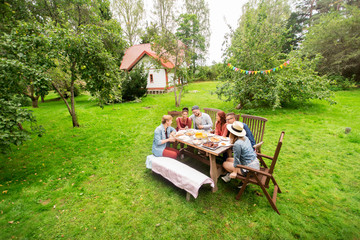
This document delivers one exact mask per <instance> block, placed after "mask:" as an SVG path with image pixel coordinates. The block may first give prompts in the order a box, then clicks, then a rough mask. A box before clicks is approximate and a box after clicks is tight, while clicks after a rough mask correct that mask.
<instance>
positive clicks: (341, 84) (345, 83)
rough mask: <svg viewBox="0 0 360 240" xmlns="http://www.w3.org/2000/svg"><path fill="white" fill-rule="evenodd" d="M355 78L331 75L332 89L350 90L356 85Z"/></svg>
mask: <svg viewBox="0 0 360 240" xmlns="http://www.w3.org/2000/svg"><path fill="white" fill-rule="evenodd" d="M354 77H355V76H354ZM354 77H353V78H350V79H349V78H345V77H343V76H336V75H330V76H328V78H329V80H330V89H331V90H333V91H339V90H348V89H350V88H353V87H355V83H356V82H355V80H354Z"/></svg>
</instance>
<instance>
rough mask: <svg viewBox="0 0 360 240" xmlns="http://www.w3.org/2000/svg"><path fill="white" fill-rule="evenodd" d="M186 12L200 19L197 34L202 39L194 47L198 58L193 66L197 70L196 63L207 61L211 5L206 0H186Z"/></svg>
mask: <svg viewBox="0 0 360 240" xmlns="http://www.w3.org/2000/svg"><path fill="white" fill-rule="evenodd" d="M185 8H186V13H185V14H189V15H192V14H194V15H196V19H197V21H198V23H197V25H198V32H197V35H198V36H201V40H199V41H198V43H197V44H195V46H194V47H193V49H194V52H195V56H196V59H195V61H194V62H193V68H195V69H194V70H196V65H199V64H202V63H203V62H204V61H205V57H204V56H205V55H206V53H207V50H208V48H209V45H210V36H211V32H210V21H209V6H208V3H207V2H206V1H205V0H185Z"/></svg>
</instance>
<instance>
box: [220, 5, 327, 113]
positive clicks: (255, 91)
mask: <svg viewBox="0 0 360 240" xmlns="http://www.w3.org/2000/svg"><path fill="white" fill-rule="evenodd" d="M289 15H290V9H289V6H288V5H287V3H286V1H285V0H284V1H276V0H261V1H257V0H251V1H249V2H248V3H247V4H245V6H244V13H243V15H242V16H241V18H240V21H239V27H238V28H237V29H236V30H235V32H234V33H233V35H232V36H231V45H230V46H229V47H228V49H227V52H226V54H227V61H228V62H229V63H231V64H232V65H233V66H235V67H237V68H239V69H244V70H248V71H251V72H247V74H246V72H241V71H233V70H230V69H229V68H227V69H228V70H227V71H224V72H223V74H222V75H221V76H220V79H222V80H223V81H224V84H222V85H220V86H219V87H218V89H217V93H218V95H219V96H220V97H225V99H226V100H229V101H230V100H233V101H235V102H236V103H237V104H238V107H239V108H251V107H258V106H271V107H273V108H277V107H281V105H282V103H284V102H289V101H291V100H293V99H298V100H304V101H305V100H306V99H309V98H320V97H322V98H324V97H325V96H328V95H327V94H328V93H327V89H326V82H325V80H324V79H323V78H319V77H318V76H317V75H316V72H315V71H314V66H315V64H316V61H315V60H314V61H308V60H306V58H304V60H301V55H300V54H295V53H291V54H290V55H287V54H285V53H283V46H284V43H285V42H286V41H287V39H286V34H284V33H286V32H287V27H286V24H287V19H288V18H289ZM289 58H291V64H292V65H291V66H290V67H288V68H285V69H282V71H281V72H279V73H276V72H275V73H274V72H273V71H272V72H271V73H270V74H269V72H267V73H265V72H264V71H263V72H262V73H261V71H262V70H268V69H272V70H273V68H274V67H280V66H282V67H283V65H282V64H283V63H284V62H286V60H287V59H289ZM310 63H311V64H310ZM312 64H313V65H312ZM278 69H280V68H278ZM253 71H256V72H253ZM299 71H301V75H300V74H299Z"/></svg>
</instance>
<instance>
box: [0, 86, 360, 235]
mask: <svg viewBox="0 0 360 240" xmlns="http://www.w3.org/2000/svg"><path fill="white" fill-rule="evenodd" d="M216 84H217V83H216V82H207V83H193V84H191V85H189V86H188V87H187V93H186V94H185V95H184V97H183V99H182V103H181V107H179V108H175V107H174V97H173V93H168V94H163V95H149V96H147V97H146V98H144V99H143V101H142V102H140V103H124V104H116V105H114V106H112V105H111V106H106V107H105V108H104V109H100V108H99V107H98V106H97V105H96V102H94V101H91V100H89V99H90V98H89V96H86V95H82V96H79V97H77V98H76V107H77V113H78V118H79V123H80V125H81V127H80V128H72V123H71V118H70V115H69V113H68V112H67V110H66V108H65V105H64V103H63V102H61V101H47V102H45V103H41V104H40V108H39V109H34V114H35V116H36V117H37V120H38V122H39V124H42V125H43V126H44V128H45V129H46V134H45V135H44V136H43V137H41V138H38V137H34V138H33V140H31V141H28V142H26V143H25V144H24V145H23V146H20V147H13V148H12V150H11V151H10V152H9V153H7V154H5V155H0V158H1V160H0V211H1V212H0V239H12V238H13V239H57V238H59V239H60V238H61V239H114V238H115V239H244V238H245V239H296V238H305V239H314V238H320V239H357V238H359V236H360V230H359V229H360V224H359V223H360V194H359V189H360V187H359V183H360V176H359V174H358V173H359V170H358V168H357V167H358V166H359V159H360V147H359V146H360V144H359V143H360V130H359V129H360V121H359V112H360V91H359V90H358V89H357V90H356V89H355V90H352V91H342V92H337V93H336V95H335V100H336V101H337V103H338V104H336V105H329V104H327V103H326V102H321V101H318V100H314V101H312V102H311V103H309V104H303V105H301V106H300V107H299V108H295V107H291V106H290V107H288V108H286V109H279V110H275V111H273V110H270V109H259V110H248V111H242V112H241V113H248V114H253V115H258V116H262V117H266V118H267V119H268V120H269V121H268V122H267V125H266V130H265V136H264V141H265V144H264V145H263V147H262V151H263V152H264V153H265V154H268V155H272V154H273V153H274V151H275V146H276V144H277V141H278V138H279V136H280V132H281V131H285V132H286V134H285V138H284V145H283V148H282V151H281V153H280V157H279V161H278V163H277V166H276V168H275V177H276V180H277V181H278V183H279V185H280V188H281V190H282V191H283V193H281V194H279V195H278V198H277V206H278V208H279V211H280V213H281V215H277V214H276V212H274V211H273V210H272V208H271V207H270V205H269V203H268V202H267V200H266V198H265V196H263V194H261V196H258V195H257V193H260V192H261V190H260V188H258V187H257V186H249V187H247V189H246V191H245V193H244V194H243V196H242V198H241V199H240V201H237V200H235V195H236V193H237V189H236V188H235V187H236V185H237V183H236V181H231V182H230V183H224V182H223V181H221V179H219V183H218V187H219V190H218V191H217V192H216V193H212V192H211V189H210V187H208V186H204V187H202V188H201V189H200V192H199V197H198V198H197V199H196V200H194V199H192V200H191V201H190V202H187V201H186V200H185V192H184V191H183V190H181V189H178V188H177V187H175V186H173V185H172V184H171V183H169V182H168V181H166V180H164V179H163V178H162V177H161V176H158V175H156V174H153V173H152V172H151V171H149V170H148V169H146V168H145V160H146V156H147V155H149V154H151V145H152V139H153V132H154V130H155V128H156V127H157V126H158V125H159V124H160V119H161V116H162V115H163V114H166V113H167V111H168V110H180V109H181V108H182V107H184V106H188V107H191V106H192V105H195V104H197V105H199V106H200V107H201V108H203V107H213V108H219V109H223V110H224V111H226V112H229V111H235V112H236V113H239V111H238V110H235V109H234V105H233V104H232V103H229V102H222V101H221V100H219V99H217V97H216V95H211V92H212V91H213V90H215V88H216ZM194 90H197V91H198V92H194ZM55 97H56V96H55V95H52V96H50V97H49V99H50V98H55ZM345 127H351V128H352V131H351V132H350V133H349V134H345V133H344V130H345ZM185 161H186V162H187V163H189V164H191V165H192V166H194V167H196V168H197V169H199V170H201V171H203V172H204V173H208V167H207V166H204V165H202V164H201V163H198V162H194V161H193V160H192V159H185Z"/></svg>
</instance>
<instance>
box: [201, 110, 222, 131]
mask: <svg viewBox="0 0 360 240" xmlns="http://www.w3.org/2000/svg"><path fill="white" fill-rule="evenodd" d="M218 111H222V110H220V109H216V108H204V112H205V113H207V114H209V116H210V118H211V121H212V122H213V129H215V122H216V114H217V112H218Z"/></svg>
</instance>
